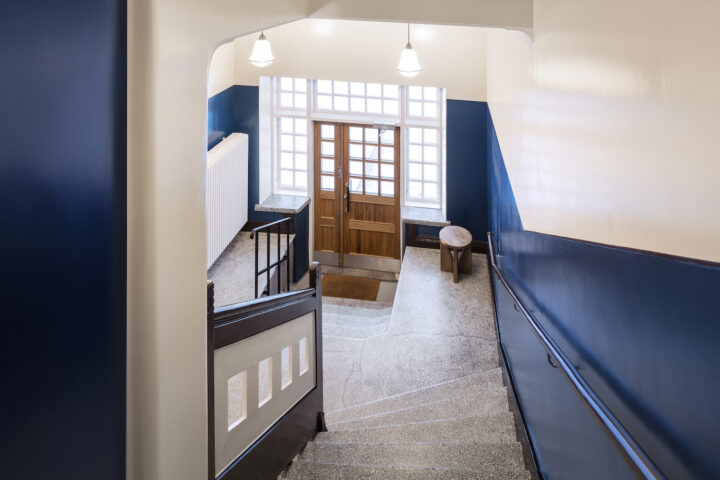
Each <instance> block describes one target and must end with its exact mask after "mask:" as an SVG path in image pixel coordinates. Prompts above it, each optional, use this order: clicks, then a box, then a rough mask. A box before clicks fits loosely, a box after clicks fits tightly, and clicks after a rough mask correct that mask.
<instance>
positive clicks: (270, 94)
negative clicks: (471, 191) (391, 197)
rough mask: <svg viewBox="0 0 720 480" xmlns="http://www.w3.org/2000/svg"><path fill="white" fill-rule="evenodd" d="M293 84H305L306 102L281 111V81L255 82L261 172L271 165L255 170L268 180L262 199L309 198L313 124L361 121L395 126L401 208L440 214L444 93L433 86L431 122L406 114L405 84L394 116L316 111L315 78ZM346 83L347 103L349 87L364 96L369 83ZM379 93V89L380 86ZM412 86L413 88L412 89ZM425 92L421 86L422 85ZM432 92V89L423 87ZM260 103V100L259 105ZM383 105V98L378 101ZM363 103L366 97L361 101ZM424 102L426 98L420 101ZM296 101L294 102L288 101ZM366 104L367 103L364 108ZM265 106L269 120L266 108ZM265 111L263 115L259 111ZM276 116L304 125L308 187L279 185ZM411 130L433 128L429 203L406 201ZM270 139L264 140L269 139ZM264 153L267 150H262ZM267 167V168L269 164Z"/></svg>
mask: <svg viewBox="0 0 720 480" xmlns="http://www.w3.org/2000/svg"><path fill="white" fill-rule="evenodd" d="M293 81H304V82H306V84H305V85H306V88H305V94H306V104H305V106H304V108H303V107H298V106H297V105H295V104H293V106H292V107H283V106H282V105H280V96H281V95H282V93H284V91H282V89H281V87H280V84H281V82H282V77H262V78H261V81H260V85H261V92H260V98H261V102H260V108H261V112H259V113H260V120H261V128H260V136H261V138H260V150H261V151H260V166H259V167H260V170H262V169H263V168H265V169H267V168H268V167H270V171H271V174H270V175H267V173H265V174H263V173H262V172H259V176H260V179H261V183H262V182H263V181H265V182H267V181H268V177H270V179H271V184H270V185H268V184H266V185H260V192H261V198H260V200H261V201H262V200H264V198H263V193H265V194H266V195H265V198H266V197H267V195H269V194H272V193H274V194H285V195H298V196H306V197H312V196H313V185H312V183H313V179H314V163H315V162H314V151H313V149H314V145H313V144H314V141H313V139H314V134H313V130H312V126H313V122H315V121H325V122H346V123H364V124H380V125H393V126H400V132H401V133H400V135H401V138H400V185H401V188H400V192H399V194H400V195H399V197H400V202H401V205H403V206H417V207H425V208H433V209H439V210H442V212H443V214H444V213H445V211H446V192H445V190H446V188H445V185H446V120H445V117H446V115H445V114H446V99H445V89H444V88H437V90H436V91H437V95H438V97H437V99H436V105H437V116H436V117H434V118H427V117H413V116H410V115H409V114H408V112H409V105H410V102H411V101H412V100H411V99H410V98H409V91H410V87H409V86H406V85H396V86H397V88H398V91H399V95H398V98H397V101H398V108H399V111H398V113H397V114H395V115H392V114H383V113H367V112H365V113H361V112H352V111H350V106H348V111H335V110H322V109H320V108H318V105H317V103H318V102H317V99H318V82H319V81H320V80H308V79H294V80H293ZM347 83H348V95H347V98H348V104H350V102H351V98H352V97H353V95H352V94H351V88H352V85H351V84H353V83H355V84H361V83H362V84H365V91H366V92H367V85H368V84H373V82H347ZM380 85H383V87H382V88H383V91H384V88H385V87H384V84H380ZM413 88H415V87H413ZM421 88H423V92H424V89H425V88H426V87H421ZM427 88H433V87H427ZM355 98H360V96H359V95H355ZM371 98H373V99H380V97H371ZM263 99H264V101H263ZM382 100H383V101H384V100H386V99H382ZM365 101H366V102H367V95H366V100H365ZM333 102H334V100H333ZM423 102H425V100H424V99H423ZM293 103H295V102H293ZM366 105H367V104H366ZM268 107H270V108H269V110H270V112H269V116H268V112H267V109H268ZM262 110H265V111H262ZM281 117H292V118H302V119H305V121H306V122H307V135H308V136H307V139H308V142H307V143H308V145H307V162H308V165H307V168H306V172H307V186H306V187H305V188H288V187H287V186H283V185H281V184H280V178H279V175H280V168H279V166H280V148H279V145H280V144H279V142H280V132H279V127H278V125H279V118H281ZM411 127H420V128H433V129H437V130H438V150H439V158H438V168H439V174H438V179H437V182H436V183H437V190H438V195H437V198H436V199H434V200H431V201H428V200H426V199H423V198H410V197H409V195H408V192H409V179H408V175H407V171H408V159H407V152H408V150H409V145H410V143H409V139H408V138H407V137H408V135H407V131H408V130H407V129H408V128H411ZM267 135H270V136H271V138H270V139H267V138H266V136H267ZM268 140H269V141H268ZM267 149H269V150H270V151H269V152H268V151H266V150H267ZM268 164H269V165H268Z"/></svg>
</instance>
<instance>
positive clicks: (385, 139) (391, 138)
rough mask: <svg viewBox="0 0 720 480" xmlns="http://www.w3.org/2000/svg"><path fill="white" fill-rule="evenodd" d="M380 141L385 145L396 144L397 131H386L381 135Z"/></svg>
mask: <svg viewBox="0 0 720 480" xmlns="http://www.w3.org/2000/svg"><path fill="white" fill-rule="evenodd" d="M380 141H381V142H382V143H384V144H385V145H394V144H395V130H385V131H384V132H382V134H381V135H380Z"/></svg>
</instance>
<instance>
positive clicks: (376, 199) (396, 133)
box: [342, 124, 400, 264]
mask: <svg viewBox="0 0 720 480" xmlns="http://www.w3.org/2000/svg"><path fill="white" fill-rule="evenodd" d="M342 132H343V133H342V143H343V148H342V152H343V167H344V168H343V177H344V178H343V187H344V190H343V215H342V217H343V229H342V254H343V263H346V262H345V260H347V258H346V257H347V256H349V255H371V256H375V257H386V258H391V259H399V258H400V199H399V198H398V197H399V195H398V192H399V190H400V189H399V184H400V168H399V161H398V160H399V156H400V155H399V153H400V128H399V127H396V128H393V129H390V130H384V131H382V130H378V129H376V128H373V127H371V126H367V125H355V124H353V125H350V124H343V125H342ZM355 261H357V259H355ZM354 263H355V262H353V264H354Z"/></svg>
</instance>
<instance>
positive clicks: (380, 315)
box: [323, 310, 390, 328]
mask: <svg viewBox="0 0 720 480" xmlns="http://www.w3.org/2000/svg"><path fill="white" fill-rule="evenodd" d="M388 323H390V314H389V313H387V312H377V313H376V314H375V315H372V316H370V315H368V316H365V315H355V314H354V313H344V312H326V311H325V310H323V325H342V326H347V327H358V328H364V327H370V326H373V325H386V324H388Z"/></svg>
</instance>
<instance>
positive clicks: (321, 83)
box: [317, 80, 332, 93]
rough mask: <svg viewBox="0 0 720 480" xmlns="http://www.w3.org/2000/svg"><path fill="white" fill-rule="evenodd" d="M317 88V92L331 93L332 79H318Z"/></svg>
mask: <svg viewBox="0 0 720 480" xmlns="http://www.w3.org/2000/svg"><path fill="white" fill-rule="evenodd" d="M317 89H318V93H332V81H330V80H318V82H317Z"/></svg>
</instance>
